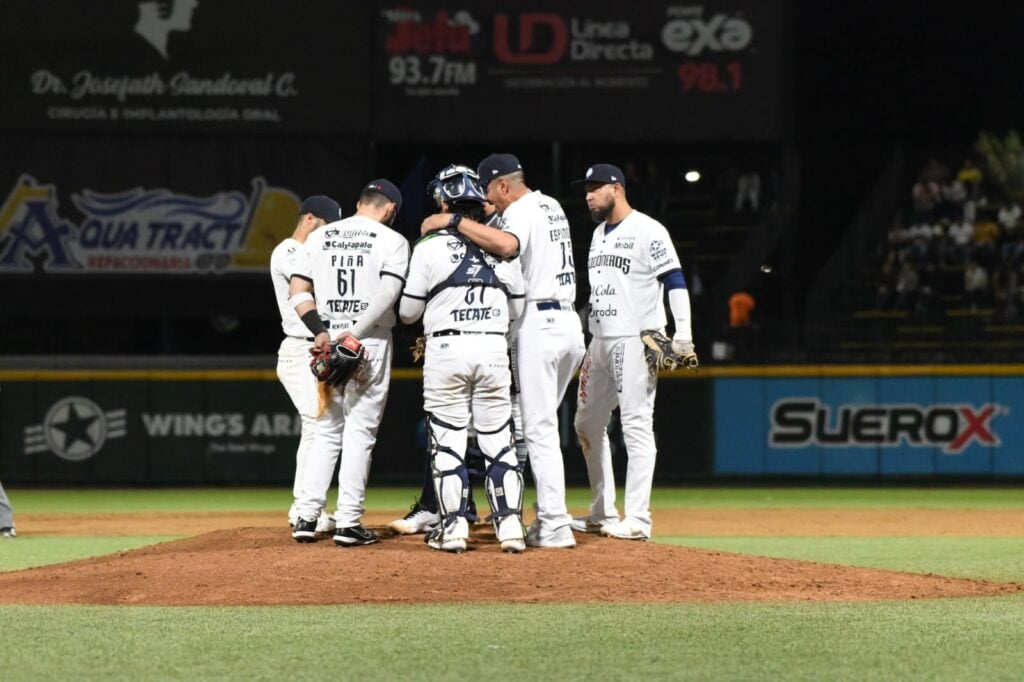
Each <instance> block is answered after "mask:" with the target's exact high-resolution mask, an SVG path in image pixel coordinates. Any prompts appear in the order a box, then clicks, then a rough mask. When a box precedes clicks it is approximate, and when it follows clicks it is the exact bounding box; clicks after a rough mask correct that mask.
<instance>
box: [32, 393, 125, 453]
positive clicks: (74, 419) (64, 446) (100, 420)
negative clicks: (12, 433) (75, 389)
mask: <svg viewBox="0 0 1024 682" xmlns="http://www.w3.org/2000/svg"><path fill="white" fill-rule="evenodd" d="M125 421H126V420H125V410H123V409H118V410H107V411H104V410H103V409H102V408H101V407H100V406H99V405H97V404H96V403H95V402H93V401H92V400H90V399H89V398H84V397H82V396H67V397H64V398H61V399H60V400H58V401H57V402H55V403H54V404H53V406H52V407H50V409H49V410H48V411H47V413H46V417H44V418H43V423H42V424H34V425H32V426H27V427H25V454H27V455H29V454H35V453H39V452H45V451H47V450H49V451H51V452H53V454H55V455H57V456H58V457H60V458H61V459H64V460H67V461H69V462H81V461H83V460H86V459H89V458H90V457H92V456H93V455H95V454H96V453H97V452H99V451H100V448H102V447H103V444H104V443H105V442H106V441H107V440H109V439H110V438H120V437H123V436H124V435H125V433H126V428H125Z"/></svg>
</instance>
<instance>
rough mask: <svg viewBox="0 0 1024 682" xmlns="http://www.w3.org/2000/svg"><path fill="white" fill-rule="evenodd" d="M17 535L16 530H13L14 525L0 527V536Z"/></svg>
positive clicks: (10, 536)
mask: <svg viewBox="0 0 1024 682" xmlns="http://www.w3.org/2000/svg"><path fill="white" fill-rule="evenodd" d="M16 537H18V534H17V532H15V530H14V526H4V527H3V528H0V538H16Z"/></svg>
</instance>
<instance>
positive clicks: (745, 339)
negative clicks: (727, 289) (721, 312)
mask: <svg viewBox="0 0 1024 682" xmlns="http://www.w3.org/2000/svg"><path fill="white" fill-rule="evenodd" d="M755 307H756V304H755V303H754V297H753V296H751V295H750V293H748V292H746V291H737V292H735V293H734V294H733V295H732V296H730V297H729V342H730V343H731V344H732V347H733V359H734V360H735V361H736V362H740V363H744V362H751V361H752V360H754V359H755V358H754V356H755V352H754V346H755V338H754V337H755V335H756V333H757V327H756V325H754V321H753V312H754V308H755Z"/></svg>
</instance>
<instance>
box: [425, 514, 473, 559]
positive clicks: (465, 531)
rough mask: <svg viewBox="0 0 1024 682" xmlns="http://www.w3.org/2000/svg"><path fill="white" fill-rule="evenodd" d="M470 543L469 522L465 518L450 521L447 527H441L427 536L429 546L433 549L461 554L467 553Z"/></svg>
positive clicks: (459, 517) (458, 517) (457, 517)
mask: <svg viewBox="0 0 1024 682" xmlns="http://www.w3.org/2000/svg"><path fill="white" fill-rule="evenodd" d="M468 541H469V521H467V520H466V518H465V517H464V516H456V517H455V518H454V519H449V522H448V523H447V525H444V526H439V527H437V528H435V529H434V530H432V531H431V532H430V533H429V534H428V535H427V545H428V546H429V547H430V548H431V549H440V550H442V551H445V552H455V553H456V554H460V553H462V552H465V551H466V543H467V542H468Z"/></svg>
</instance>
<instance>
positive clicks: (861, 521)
mask: <svg viewBox="0 0 1024 682" xmlns="http://www.w3.org/2000/svg"><path fill="white" fill-rule="evenodd" d="M572 511H574V512H575V513H576V515H582V514H586V513H587V512H586V510H583V509H576V510H572ZM405 512H406V510H405V509H402V510H390V511H372V512H367V513H366V514H365V515H364V516H363V523H364V524H366V525H367V526H383V525H386V524H387V523H388V521H390V520H391V519H394V518H396V517H401V516H402V515H403V514H405ZM529 514H530V512H529V511H528V512H527V515H528V516H529ZM17 520H18V533H19V534H24V535H25V536H26V537H28V536H30V535H32V536H34V535H108V536H117V535H198V534H199V533H208V532H210V531H213V530H227V529H230V528H241V527H249V526H275V527H277V528H284V524H285V514H284V513H283V512H274V513H269V512H132V513H130V514H127V513H123V512H122V513H108V514H18V516H17ZM531 520H532V519H531V518H527V519H526V522H527V523H529V522H530V521H531ZM654 533H655V537H657V536H659V535H744V536H750V535H766V536H776V537H785V536H808V535H811V536H837V535H842V536H847V537H880V536H886V537H908V536H932V537H935V536H950V537H1021V536H1024V510H1022V509H842V508H839V509H810V508H807V509H659V510H658V511H657V513H656V514H655V517H654Z"/></svg>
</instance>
